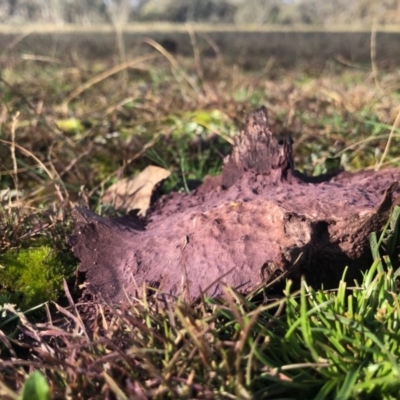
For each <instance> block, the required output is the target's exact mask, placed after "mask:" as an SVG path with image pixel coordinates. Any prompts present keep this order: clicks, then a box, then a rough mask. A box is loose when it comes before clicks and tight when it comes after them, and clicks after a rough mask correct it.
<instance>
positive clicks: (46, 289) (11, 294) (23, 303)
mask: <svg viewBox="0 0 400 400" xmlns="http://www.w3.org/2000/svg"><path fill="white" fill-rule="evenodd" d="M68 258H69V257H63V256H62V255H61V254H60V253H56V252H54V251H53V249H52V248H50V247H49V246H47V245H42V246H39V247H31V248H27V249H18V250H8V251H7V252H5V253H4V254H1V255H0V297H2V296H7V298H8V299H9V301H10V302H11V303H13V304H16V305H17V307H18V308H20V309H22V310H25V309H28V308H30V307H33V306H35V305H37V304H40V303H42V302H45V301H50V300H56V299H57V298H58V297H59V296H60V294H61V292H62V282H63V278H68V277H70V276H71V274H72V272H73V270H74V268H75V266H73V265H72V263H71V260H68Z"/></svg>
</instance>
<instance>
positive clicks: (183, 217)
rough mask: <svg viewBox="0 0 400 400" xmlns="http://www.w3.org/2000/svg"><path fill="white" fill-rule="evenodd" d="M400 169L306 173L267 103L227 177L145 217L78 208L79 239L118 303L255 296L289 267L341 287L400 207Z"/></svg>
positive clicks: (165, 200)
mask: <svg viewBox="0 0 400 400" xmlns="http://www.w3.org/2000/svg"><path fill="white" fill-rule="evenodd" d="M399 178H400V170H398V169H387V170H383V171H379V172H375V171H359V172H357V173H354V174H351V173H347V172H340V173H337V174H336V175H335V176H332V175H331V176H321V177H317V178H310V177H306V176H304V175H303V174H301V173H300V172H298V171H296V170H295V169H294V166H293V159H292V141H291V139H290V138H284V139H283V140H279V138H277V137H276V136H275V135H274V134H273V133H272V132H271V130H270V128H269V124H268V117H267V112H266V109H265V108H264V107H262V108H260V109H258V110H256V111H254V112H253V113H251V114H250V115H249V117H248V118H247V121H246V125H245V127H244V129H243V131H242V132H241V134H240V136H239V137H238V138H237V140H236V143H235V145H234V147H233V149H232V153H231V154H230V155H229V156H228V157H227V158H226V160H225V163H224V167H223V172H222V174H221V175H220V176H218V177H207V178H206V179H205V181H204V183H203V184H202V185H201V186H200V187H199V188H198V189H197V190H195V191H193V192H191V193H189V194H182V193H173V194H170V195H168V196H164V197H162V198H161V199H160V200H159V201H158V202H157V203H156V204H154V205H153V207H152V208H151V209H150V211H149V212H148V214H147V217H146V220H145V222H143V223H142V222H140V221H139V220H137V219H135V218H133V217H131V216H126V217H122V218H118V219H107V218H103V217H100V216H98V215H96V214H94V213H93V212H91V211H89V210H87V209H84V208H77V209H76V211H75V220H76V228H75V232H74V234H73V235H72V237H71V244H72V247H73V250H74V252H75V254H76V256H77V257H78V258H79V259H80V261H81V264H80V267H79V270H80V272H82V273H84V274H85V276H86V280H87V285H86V286H87V289H88V291H89V292H90V293H91V294H93V295H100V296H101V297H103V298H104V299H106V300H108V301H120V300H123V299H125V298H126V296H138V295H140V293H141V291H142V290H143V289H146V288H148V287H149V286H150V287H153V288H155V289H156V291H157V293H163V294H166V295H170V296H171V297H173V298H176V297H178V296H181V297H183V298H184V299H186V300H189V299H190V300H192V299H195V298H198V297H199V296H201V295H203V294H204V295H207V296H212V297H216V296H222V295H223V294H224V291H225V288H226V286H231V287H234V288H235V289H236V290H238V291H240V292H243V293H249V292H251V291H252V290H254V289H255V288H258V287H260V285H261V286H262V285H263V284H264V283H265V282H267V281H268V280H270V279H271V277H275V276H277V275H279V274H283V273H285V275H286V276H290V277H291V278H292V279H295V280H299V279H300V277H301V276H302V275H305V276H306V278H307V280H308V282H309V283H311V284H315V285H317V284H321V283H324V285H325V286H326V287H329V286H333V285H335V284H337V282H338V280H339V279H340V277H341V276H342V274H343V270H344V268H345V267H346V266H348V267H349V275H348V276H349V277H355V276H358V274H359V271H360V269H361V268H362V267H365V268H366V267H368V265H369V264H370V262H371V255H370V250H369V239H368V238H369V234H370V233H371V232H372V231H379V230H381V229H382V227H383V226H384V224H385V222H386V221H387V219H388V217H389V213H390V209H391V207H392V206H393V205H395V204H399V196H398V194H399V192H398V191H397V182H398V181H399Z"/></svg>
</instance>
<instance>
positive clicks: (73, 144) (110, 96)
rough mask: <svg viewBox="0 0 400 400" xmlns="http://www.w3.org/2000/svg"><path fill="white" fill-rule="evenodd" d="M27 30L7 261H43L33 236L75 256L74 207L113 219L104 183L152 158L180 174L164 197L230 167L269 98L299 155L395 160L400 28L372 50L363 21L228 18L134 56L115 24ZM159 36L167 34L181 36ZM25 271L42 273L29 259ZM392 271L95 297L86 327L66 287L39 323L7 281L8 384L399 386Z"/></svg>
mask: <svg viewBox="0 0 400 400" xmlns="http://www.w3.org/2000/svg"><path fill="white" fill-rule="evenodd" d="M182 29H186V28H182ZM29 32H30V31H29V29H28V30H27V31H25V32H21V31H20V32H18V33H14V34H11V33H8V34H7V33H4V32H3V33H2V35H1V39H0V40H1V46H2V53H1V55H0V69H1V75H0V93H1V98H0V194H1V207H0V230H1V232H2V236H1V237H0V239H1V240H0V255H2V254H6V255H7V257H4V258H2V259H1V266H2V268H1V269H0V273H4V271H5V270H6V271H7V264H6V262H7V260H10V257H11V258H12V257H14V259H18V261H20V260H26V259H29V257H30V258H31V259H32V253H29V250H30V249H32V248H33V249H36V250H35V254H36V256H35V257H36V261H35V262H36V263H37V264H40V266H41V268H43V258H44V259H45V260H47V261H49V259H50V258H51V257H50V255H49V252H48V249H51V250H52V251H51V255H52V256H53V255H58V254H65V253H68V251H69V250H68V246H67V245H66V241H67V237H68V233H69V232H70V231H71V226H72V218H71V210H72V209H73V207H74V206H75V205H77V204H83V205H87V206H89V207H91V208H92V209H93V210H95V211H96V212H98V213H100V214H102V215H115V212H114V210H112V209H110V208H107V207H105V205H104V204H102V201H101V198H102V194H103V193H104V190H105V189H106V188H107V187H108V186H110V185H111V184H112V183H115V182H116V181H117V180H118V179H120V178H122V177H126V176H133V175H134V174H136V173H138V172H139V171H141V170H142V169H143V168H144V166H146V165H149V164H153V165H158V166H161V167H164V168H167V169H169V170H170V171H171V172H172V174H171V177H170V178H169V180H168V181H167V182H166V184H165V186H164V189H163V190H164V192H168V191H171V190H176V191H185V190H186V189H187V187H185V186H186V182H190V181H198V180H201V179H203V178H204V176H205V175H207V174H217V173H219V172H220V170H221V166H222V162H223V157H224V156H225V155H226V154H227V153H228V152H229V150H230V147H231V144H232V142H233V140H234V137H235V135H237V134H238V132H239V130H240V127H241V126H242V125H243V122H244V118H245V116H246V114H247V113H248V112H249V111H250V110H251V109H253V108H256V107H259V106H260V105H263V104H264V105H266V106H267V108H268V110H269V116H270V120H271V124H272V127H273V129H274V130H275V131H276V132H277V133H279V134H282V135H286V134H288V133H290V134H291V135H292V136H293V139H294V154H295V162H296V166H297V168H299V169H301V170H303V171H305V172H306V173H308V174H312V175H316V174H320V173H323V172H326V170H327V168H329V166H328V165H327V162H326V161H327V159H331V158H335V159H337V160H339V162H340V163H341V165H342V167H343V168H345V169H347V170H357V169H359V168H384V167H387V166H396V167H398V166H399V165H400V157H399V144H400V128H399V125H400V70H399V68H398V64H396V59H395V56H396V54H397V55H398V52H399V50H398V47H396V48H393V46H394V43H395V42H396V41H395V40H394V39H393V38H395V37H397V36H395V35H397V33H382V34H378V36H377V42H376V46H377V47H376V50H377V52H376V53H377V58H374V57H373V58H372V60H371V49H370V43H371V41H370V36H371V35H370V32H368V31H365V32H358V33H354V34H352V35H350V33H346V32H340V33H337V34H336V36H335V34H332V35H331V34H328V33H326V32H324V33H321V32H319V33H316V32H300V33H299V32H275V33H271V32H263V33H260V32H250V31H246V32H244V33H243V36H240V34H239V33H236V32H229V31H228V32H225V31H224V32H223V33H222V34H221V35H222V36H221V37H220V39H218V38H219V36H215V37H214V36H212V35H213V34H215V35H218V34H219V33H213V32H209V33H208V32H207V33H206V34H205V33H198V34H196V36H193V34H192V35H189V34H188V33H187V32H186V31H182V32H180V33H179V34H178V33H174V34H173V35H177V36H176V37H177V38H178V39H179V40H182V43H185V45H183V44H181V42H179V48H178V51H176V52H175V53H174V54H173V52H168V51H166V50H165V48H163V47H162V46H160V45H159V44H158V43H157V42H156V41H154V40H150V39H147V40H146V41H145V42H143V43H141V44H139V42H138V41H140V40H141V38H142V39H143V38H144V37H145V36H146V37H148V36H149V35H147V34H145V33H143V34H142V36H139V35H138V34H137V33H133V32H132V33H129V34H127V35H128V36H127V37H126V38H125V46H126V47H125V50H126V55H125V59H121V54H120V53H119V52H118V51H117V49H116V44H115V35H114V33H113V32H112V31H105V32H103V33H101V34H100V33H98V31H90V32H89V33H88V32H76V33H72V32H69V33H66V32H63V31H61V32H58V33H54V32H53V33H51V34H50V33H49V32H47V33H42V34H39V33H29ZM129 35H132V40H134V41H132V42H130V39H129V38H130V36H129ZM157 35H159V36H154V37H153V38H156V39H158V40H159V41H160V43H164V44H166V45H167V44H168V43H169V45H171V43H170V42H168V40H169V41H171V40H173V39H174V38H175V36H173V35H172V36H167V35H165V34H164V33H163V32H158V33H157ZM168 35H169V34H168ZM179 35H181V36H179ZM223 35H225V36H223ZM246 35H247V36H246ZM263 35H264V36H263ZM271 35H272V36H271ZM274 35H276V36H274ZM302 35H303V36H302ZM324 35H329V38H332V42H329V43H328V42H327V40H328V36H324ZM381 35H382V36H381ZM385 35H388V36H385ZM391 35H394V36H391ZM386 37H390V40H388V42H386V41H385V40H384V39H385V38H386ZM180 38H184V39H180ZM222 38H224V39H222ZM300 38H302V39H300ZM178 39H177V40H178ZM218 40H220V41H221V42H218ZM300 40H302V41H303V42H301V43H302V45H301V46H300V44H299V43H300ZM224 41H225V42H224ZM224 43H225V45H224ZM396 43H397V42H396ZM181 46H182V49H185V47H183V46H187V50H185V51H182V52H181V49H180V47H181ZM224 46H227V47H229V48H230V49H231V50H230V51H232V54H231V55H229V53H228V54H225V50H224V49H225V47H224ZM234 46H236V47H234ZM249 46H250V47H249ZM257 46H258V47H257ZM268 46H270V47H268ZM273 46H275V47H273ZM331 46H338V47H337V48H338V49H342V50H340V52H339V53H336V50H335V51H334V50H332V48H333V47H331ZM166 47H168V46H166ZM250 48H251V49H252V50H251V51H250V50H249V49H250ZM266 48H268V49H270V50H269V52H268V51H266V50H257V49H266ZM272 48H275V50H274V51H275V53H274V52H272V50H271V49H272ZM335 48H336V47H335ZM345 48H347V49H348V51H349V53H348V54H347V53H345V52H344V50H343V49H345ZM210 49H211V50H210ZM238 49H239V50H238ZM240 49H241V50H240ZM349 49H350V50H351V51H350V50H349ZM388 49H392V50H391V51H392V54H389V53H390V52H391V51H389V50H388ZM320 50H321V52H320ZM353 50H354V52H356V51H361V50H362V51H364V52H365V54H364V53H363V54H364V56H365V58H362V57H361V56H360V57H361V58H360V59H358V58H357V57H358V56H357V57H356V56H355V54H356V53H352V51H353ZM241 51H242V52H243V53H240V52H241ZM263 51H265V52H264V53H263ZM207 52H209V53H207ZM385 52H387V53H385ZM185 54H186V56H185ZM357 54H358V53H357ZM360 54H361V53H360ZM384 54H388V58H387V59H386V58H385V56H383V55H384ZM295 55H296V56H295ZM364 56H363V57H364ZM285 57H288V58H287V59H286V58H285ZM390 57H392V58H390ZM396 57H397V56H396ZM232 60H233V61H232ZM240 60H241V61H240ZM285 60H286V61H285ZM290 60H291V61H290ZM315 60H318V62H315ZM385 60H386V61H385ZM246 63H249V64H246ZM333 201H334V199H333ZM396 223H397V222H396ZM45 250H46V251H45ZM377 251H378V250H377V248H375V252H377ZM15 254H16V255H15ZM39 256H40V257H39ZM60 260H61V261H60ZM60 262H61V263H63V267H64V269H63V271H65V267H68V268H67V269H69V270H71V268H72V269H74V268H75V267H76V260H75V261H71V258H70V257H69V258H68V257H67V258H65V257H64V258H57V265H58V264H59V263H60ZM21 263H22V261H21ZM24 267H25V268H26V269H27V270H28V272H29V276H28V278H29V279H33V278H32V276H35V274H34V273H33V272H32V269H33V268H34V264H33V263H32V262H29V263H28V262H24ZM360 267H362V268H365V267H366V266H360ZM21 268H22V267H21ZM382 268H383V267H382V265H381V264H379V262H378V261H376V262H375V263H374V266H373V268H372V269H371V270H370V273H369V274H367V275H366V278H365V282H364V283H362V284H361V285H358V286H357V288H356V289H355V290H354V291H351V297H350V296H348V294H349V293H350V289H349V290H346V286H345V284H344V283H343V284H342V285H341V288H339V290H338V292H337V293H336V292H335V293H333V292H322V291H320V292H318V293H316V292H313V291H312V289H310V288H308V287H307V285H306V284H304V285H303V286H302V292H301V295H299V293H297V294H294V295H289V293H290V282H288V283H287V287H286V289H287V291H286V292H285V296H283V297H282V299H278V300H277V302H273V303H272V304H267V305H265V304H262V305H261V306H259V305H258V304H256V303H253V302H251V301H250V300H248V299H244V298H242V297H241V296H239V295H238V294H236V293H234V291H232V292H231V294H230V296H229V301H228V302H227V303H226V304H219V303H217V302H212V301H210V302H208V303H202V304H200V305H199V306H198V307H187V306H186V305H185V304H178V305H177V306H176V307H175V306H174V307H173V308H171V309H167V310H166V309H165V308H163V307H161V308H158V305H157V304H156V303H152V302H151V301H148V299H144V300H140V301H139V300H138V301H136V300H132V304H130V305H129V306H127V308H121V309H119V308H116V309H109V308H103V306H101V305H97V304H96V305H91V307H93V309H91V311H90V316H91V317H90V318H89V320H88V321H86V320H85V322H82V318H81V316H80V315H79V312H78V311H77V309H76V307H75V305H73V304H72V300H71V299H69V300H67V299H66V298H65V297H62V298H60V300H61V301H63V302H64V303H63V304H69V306H68V309H64V308H62V307H61V306H54V305H52V306H51V307H53V308H51V307H50V306H48V308H47V314H46V317H45V316H44V313H42V314H39V316H37V315H36V317H35V318H36V322H37V321H38V319H40V322H43V321H44V320H45V319H46V318H47V319H46V322H43V323H41V324H37V325H34V324H31V323H30V322H29V321H28V320H26V318H25V316H24V315H23V314H21V313H20V312H19V311H18V309H19V308H20V307H21V306H22V305H24V304H26V303H25V302H23V301H21V296H22V299H24V297H23V296H24V287H22V288H21V287H19V286H17V285H16V286H14V287H11V286H6V285H4V284H2V285H1V284H0V310H1V314H0V329H2V330H3V331H4V332H5V334H2V336H1V340H2V343H1V346H0V355H1V357H0V396H5V397H2V398H12V399H16V398H18V395H17V394H16V392H19V391H20V389H21V387H22V385H23V382H24V381H25V379H26V377H27V376H28V372H29V371H30V370H31V369H39V368H40V369H41V370H42V371H43V373H44V374H45V375H46V376H47V378H48V381H49V382H50V386H51V390H52V393H53V396H54V398H65V396H67V395H68V396H72V397H73V398H80V397H79V396H83V397H81V398H89V397H90V396H91V397H90V398H115V397H117V398H121V399H123V398H135V397H134V396H139V394H140V395H142V397H141V398H159V399H161V398H168V396H169V398H196V396H197V398H238V399H243V398H246V399H247V398H248V399H251V398H261V397H257V396H262V397H263V398H271V399H273V398H277V396H281V397H285V398H296V396H297V395H298V392H299V390H302V393H304V396H305V397H309V398H316V396H317V395H318V396H320V397H319V398H321V399H322V398H323V399H325V398H343V399H344V398H366V397H365V396H367V395H371V393H372V394H376V393H383V394H384V395H385V396H386V397H384V398H395V397H390V396H392V395H393V393H398V389H399V388H398V386H399V385H398V382H399V380H398V375H397V373H398V362H397V361H396V360H394V359H393V357H394V356H393V357H392V355H391V354H388V353H389V352H387V351H386V350H385V347H384V346H381V344H380V343H381V342H382V343H385V345H387V346H390V349H391V353H393V354H396V356H397V355H398V354H400V350H399V346H398V343H399V340H398V335H397V333H396V335H397V336H395V335H394V333H393V332H398V329H397V326H398V325H397V324H398V315H399V313H398V309H397V308H396V307H398V305H397V306H393V307H392V306H389V305H388V304H389V302H391V301H393V296H394V295H395V294H394V292H395V291H396V284H397V283H396V277H395V276H393V275H391V274H388V275H385V274H384V272H383V269H382ZM59 269H61V268H59ZM377 271H378V272H379V274H378V275H376V274H377ZM71 276H72V277H73V275H72V274H71ZM71 276H69V278H71ZM40 278H41V279H42V280H43V279H48V277H46V276H45V277H44V278H43V274H42V276H40ZM14 281H15V282H17V280H16V279H14ZM0 282H5V280H2V279H0ZM7 282H13V279H9V281H7ZM45 282H46V281H45ZM53 282H55V284H56V283H59V276H58V277H57V279H53ZM42 283H43V282H42ZM69 283H70V290H71V292H72V295H76V292H75V289H76V287H75V286H74V285H73V279H70V280H69ZM32 286H34V285H32ZM47 286H49V285H47ZM365 288H368V290H367V289H365ZM25 289H26V288H25ZM62 289H63V288H62V287H58V288H57V290H58V291H61V290H62ZM364 289H365V290H364ZM30 290H32V287H31V288H30ZM46 293H47V292H46ZM57 293H59V292H57ZM370 293H377V294H378V295H377V296H372V295H370ZM53 294H54V293H53ZM31 297H35V296H31ZM39 297H40V296H39ZM40 298H41V299H42V297H40ZM49 299H50V298H49ZM51 299H52V298H51ZM315 299H317V300H315ZM316 301H317V303H316ZM396 301H397V302H398V300H396ZM10 302H11V303H13V304H15V307H14V306H10V305H9V303H10ZM284 303H285V304H286V305H285V307H286V309H287V310H288V312H287V313H282V314H281V312H282V309H281V304H284ZM7 304H8V305H7ZM390 304H391V303H390ZM396 304H397V303H396ZM33 305H34V304H30V306H33ZM365 308H367V309H368V310H369V311H370V312H368V313H365ZM56 309H57V313H55V312H54V311H55V310H56ZM277 309H278V311H277V312H276V310H277ZM348 309H350V310H351V313H348V312H347V310H348ZM382 310H383V311H382ZM364 313H365V314H366V317H365V319H362V318H361V317H360V315H361V314H362V315H364ZM87 315H88V314H87V313H86V317H87ZM311 315H312V318H310V316H311ZM332 315H334V316H335V317H334V318H333V317H332ZM52 316H53V317H52ZM336 316H338V317H337V319H335V318H336ZM376 316H377V317H376ZM13 318H14V319H13ZM15 318H17V319H18V318H20V319H21V321H22V322H21V324H20V328H18V329H17V330H14V329H15ZM52 318H53V319H52ZM379 318H380V319H379ZM355 320H357V324H355V322H354V321H355ZM270 321H272V322H271V324H270ZM349 321H350V322H349ZM382 321H383V322H382ZM377 326H379V329H378V328H377ZM382 327H383V328H382ZM393 327H394V328H393ZM21 332H22V333H21ZM375 333H376V335H377V336H375V335H374V334H375ZM32 338H34V340H32ZM366 343H367V344H366ZM349 344H351V346H350V345H349ZM396 346H397V347H396ZM10 349H11V350H10ZM121 349H124V350H123V351H122V350H121ZM125 350H126V351H125ZM392 350H393V351H392ZM366 360H367V361H366ZM77 366H79V370H77ZM132 366H134V368H132ZM77 371H78V372H77ZM376 371H378V372H376ZM374 379H375V380H374ZM9 388H11V389H9ZM82 393H83V395H82ZM121 393H122V394H121ZM5 394H7V395H9V397H7V396H6V395H5ZM85 396H86V397H85ZM96 396H97V397H96ZM107 396H108V397H107ZM113 396H114V397H113ZM124 396H125V397H124ZM329 396H330V397H329ZM335 396H336V397H335ZM341 396H342V397H341ZM357 396H358V397H357ZM363 396H364V397H363ZM137 398H140V397H137Z"/></svg>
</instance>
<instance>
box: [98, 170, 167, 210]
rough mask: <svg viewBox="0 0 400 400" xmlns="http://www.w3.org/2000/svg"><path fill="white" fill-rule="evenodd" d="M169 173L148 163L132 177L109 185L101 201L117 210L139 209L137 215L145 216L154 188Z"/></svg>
mask: <svg viewBox="0 0 400 400" xmlns="http://www.w3.org/2000/svg"><path fill="white" fill-rule="evenodd" d="M170 174H171V172H170V171H167V170H166V169H164V168H160V167H156V166H154V165H150V166H148V167H146V168H145V169H144V170H143V171H142V172H140V173H139V175H136V176H135V177H134V178H125V179H121V180H120V181H118V182H117V183H115V184H114V185H112V186H110V187H109V188H108V189H107V191H106V192H105V194H104V196H103V198H102V201H103V203H105V204H112V205H113V206H114V207H115V208H116V209H117V210H124V211H130V210H135V209H136V210H139V213H138V215H141V216H145V215H146V212H147V210H148V208H149V207H150V200H151V196H152V194H153V191H154V189H155V188H156V187H157V185H158V184H160V183H161V182H162V181H163V180H165V179H167V178H168V177H169V176H170Z"/></svg>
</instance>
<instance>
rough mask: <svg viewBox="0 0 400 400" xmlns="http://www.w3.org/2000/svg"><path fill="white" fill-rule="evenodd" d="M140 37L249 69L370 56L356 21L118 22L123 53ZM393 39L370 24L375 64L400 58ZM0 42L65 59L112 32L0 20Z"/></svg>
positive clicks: (387, 29)
mask: <svg viewBox="0 0 400 400" xmlns="http://www.w3.org/2000/svg"><path fill="white" fill-rule="evenodd" d="M374 29H375V28H374ZM145 38H152V39H154V40H156V41H157V42H160V43H161V44H164V45H165V47H166V48H167V49H169V50H171V51H173V52H174V53H176V54H179V55H183V56H192V55H193V46H194V45H195V46H196V48H198V50H199V52H200V55H201V56H202V57H206V58H214V57H215V56H216V54H219V53H222V54H223V55H224V57H225V58H226V59H228V60H229V62H235V63H236V64H238V65H241V66H245V67H247V68H252V69H254V68H255V69H258V68H262V66H263V64H265V63H266V62H268V60H270V59H271V58H272V59H274V60H275V62H276V63H278V64H279V65H284V66H286V67H289V66H293V67H294V66H295V65H296V64H297V63H298V62H301V61H306V62H307V63H314V64H317V65H318V66H321V65H323V63H325V62H326V61H328V60H330V59H333V58H336V59H339V60H342V61H344V62H346V61H347V62H358V63H364V64H365V63H368V62H369V61H370V58H371V27H366V26H357V25H355V26H336V27H310V26H292V27H282V26H265V27H261V28H260V27H256V26H233V25H218V24H215V25H199V24H194V25H174V24H162V23H154V24H137V25H129V26H126V27H123V41H124V45H125V51H126V52H127V54H136V53H137V51H138V47H139V48H141V47H142V45H141V44H142V42H143V40H144V39H145ZM399 39H400V32H399V29H398V27H395V26H384V27H377V28H376V61H377V62H378V63H379V64H380V65H383V66H386V67H388V66H393V65H395V64H396V63H398V62H399V61H400V50H399V46H398V43H399ZM193 41H195V43H193ZM0 46H1V48H2V49H4V50H6V51H7V53H8V54H12V53H13V52H17V53H21V52H27V53H34V54H40V55H51V56H53V57H57V58H61V59H65V58H66V57H69V56H70V55H71V54H72V53H76V54H77V55H79V57H84V58H86V59H93V58H97V59H99V58H100V59H101V58H104V57H108V56H109V55H110V54H112V53H113V51H114V49H115V46H116V38H115V32H114V29H113V28H112V27H110V26H94V27H89V28H83V27H68V26H66V27H62V26H60V27H57V26H41V27H37V26H35V25H33V26H29V25H28V26H25V27H18V29H17V28H13V27H9V26H3V27H0Z"/></svg>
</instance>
